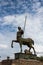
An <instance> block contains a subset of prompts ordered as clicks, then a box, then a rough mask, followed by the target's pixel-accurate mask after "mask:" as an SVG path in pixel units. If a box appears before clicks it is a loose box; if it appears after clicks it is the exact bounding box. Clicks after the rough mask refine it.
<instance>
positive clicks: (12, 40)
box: [11, 40, 17, 48]
mask: <svg viewBox="0 0 43 65" xmlns="http://www.w3.org/2000/svg"><path fill="white" fill-rule="evenodd" d="M13 42H17V40H12V43H11V47H12V48H13Z"/></svg>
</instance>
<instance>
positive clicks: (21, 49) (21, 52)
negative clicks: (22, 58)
mask: <svg viewBox="0 0 43 65" xmlns="http://www.w3.org/2000/svg"><path fill="white" fill-rule="evenodd" d="M19 43H20V52H21V53H22V42H21V41H20V42H19Z"/></svg>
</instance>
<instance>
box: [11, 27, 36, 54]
mask: <svg viewBox="0 0 43 65" xmlns="http://www.w3.org/2000/svg"><path fill="white" fill-rule="evenodd" d="M23 34H24V31H23V30H22V29H21V27H18V32H17V40H12V44H11V47H12V48H13V42H18V43H19V44H20V48H21V52H22V45H27V46H28V47H29V52H30V50H31V48H33V50H34V54H36V52H35V49H34V47H33V45H34V41H33V40H32V39H31V38H22V35H23Z"/></svg>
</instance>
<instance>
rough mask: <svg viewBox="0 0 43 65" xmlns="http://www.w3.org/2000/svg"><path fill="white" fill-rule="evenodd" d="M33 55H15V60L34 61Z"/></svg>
mask: <svg viewBox="0 0 43 65" xmlns="http://www.w3.org/2000/svg"><path fill="white" fill-rule="evenodd" d="M35 58H36V56H35V55H34V54H25V53H15V59H35Z"/></svg>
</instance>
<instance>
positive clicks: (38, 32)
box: [0, 0, 43, 59]
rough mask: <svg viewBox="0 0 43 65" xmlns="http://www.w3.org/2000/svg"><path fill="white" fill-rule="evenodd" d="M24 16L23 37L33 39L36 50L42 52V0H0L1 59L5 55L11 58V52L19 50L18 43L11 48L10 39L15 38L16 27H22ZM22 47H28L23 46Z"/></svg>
mask: <svg viewBox="0 0 43 65" xmlns="http://www.w3.org/2000/svg"><path fill="white" fill-rule="evenodd" d="M25 16H27V20H26V27H25V33H24V37H25V38H29V37H30V38H32V39H33V40H34V42H35V45H34V47H35V50H36V52H43V0H0V56H1V59H5V58H6V57H7V56H10V57H11V58H13V57H14V54H13V53H15V52H20V47H19V44H14V48H13V49H12V48H11V41H12V40H13V39H16V33H17V27H18V26H21V27H22V29H23V28H24V22H25ZM16 48H17V49H16ZM24 49H28V47H27V46H23V50H24ZM32 51H33V50H32ZM39 55H43V54H39Z"/></svg>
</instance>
